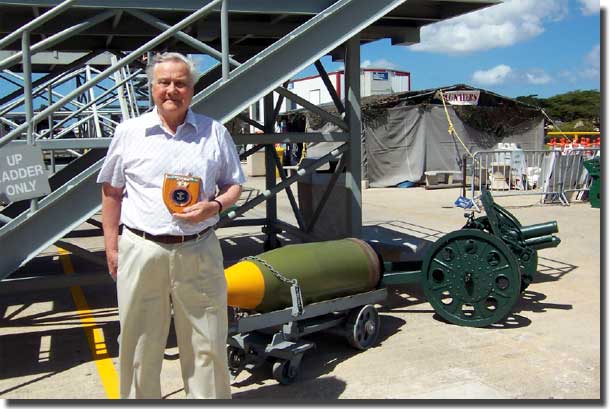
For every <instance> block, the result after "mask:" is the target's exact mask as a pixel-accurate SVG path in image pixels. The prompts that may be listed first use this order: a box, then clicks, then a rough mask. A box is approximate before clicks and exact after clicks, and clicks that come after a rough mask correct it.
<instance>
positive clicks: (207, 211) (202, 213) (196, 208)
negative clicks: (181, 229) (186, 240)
mask: <svg viewBox="0 0 610 409" xmlns="http://www.w3.org/2000/svg"><path fill="white" fill-rule="evenodd" d="M219 210H220V206H219V205H218V203H216V202H210V201H208V200H206V199H204V200H202V201H201V202H197V203H195V204H194V205H192V206H188V207H185V208H184V209H182V213H173V214H172V215H173V216H174V217H175V218H176V219H180V220H184V221H186V222H191V223H199V222H202V221H204V220H205V219H209V218H210V217H213V216H216V215H217V214H218V212H219Z"/></svg>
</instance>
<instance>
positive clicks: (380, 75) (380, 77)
mask: <svg viewBox="0 0 610 409" xmlns="http://www.w3.org/2000/svg"><path fill="white" fill-rule="evenodd" d="M388 78H389V75H388V72H387V71H385V72H376V71H374V72H373V81H387V80H388Z"/></svg>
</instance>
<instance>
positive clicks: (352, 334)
mask: <svg viewBox="0 0 610 409" xmlns="http://www.w3.org/2000/svg"><path fill="white" fill-rule="evenodd" d="M379 326H380V322H379V314H377V310H376V309H375V307H373V306H372V305H370V304H367V305H365V306H364V307H362V308H360V309H353V310H352V311H351V312H350V313H349V316H348V317H347V329H348V331H349V332H348V334H347V342H349V344H350V345H351V346H353V347H354V348H356V349H361V350H365V349H369V348H370V347H371V346H373V344H374V343H375V342H376V341H377V337H378V336H379Z"/></svg>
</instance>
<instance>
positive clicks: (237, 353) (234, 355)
mask: <svg viewBox="0 0 610 409" xmlns="http://www.w3.org/2000/svg"><path fill="white" fill-rule="evenodd" d="M227 358H228V361H229V371H230V372H231V375H233V376H237V375H238V374H239V373H240V372H241V371H242V369H244V367H245V365H246V353H245V351H244V350H242V349H240V348H236V347H233V346H228V347H227Z"/></svg>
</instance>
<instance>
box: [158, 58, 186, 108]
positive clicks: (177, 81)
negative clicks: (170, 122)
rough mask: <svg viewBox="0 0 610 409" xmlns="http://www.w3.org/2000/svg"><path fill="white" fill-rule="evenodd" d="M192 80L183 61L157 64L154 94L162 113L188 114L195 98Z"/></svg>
mask: <svg viewBox="0 0 610 409" xmlns="http://www.w3.org/2000/svg"><path fill="white" fill-rule="evenodd" d="M190 80H191V79H190V77H189V71H188V68H187V66H186V64H184V63H182V62H178V61H166V62H163V63H160V64H157V65H156V66H155V70H154V75H153V82H152V95H153V101H154V102H155V105H156V106H157V108H158V110H159V113H160V114H161V115H169V116H172V117H180V116H182V115H185V114H186V111H187V110H188V108H189V106H190V104H191V100H192V99H193V86H192V85H191V83H190Z"/></svg>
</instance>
